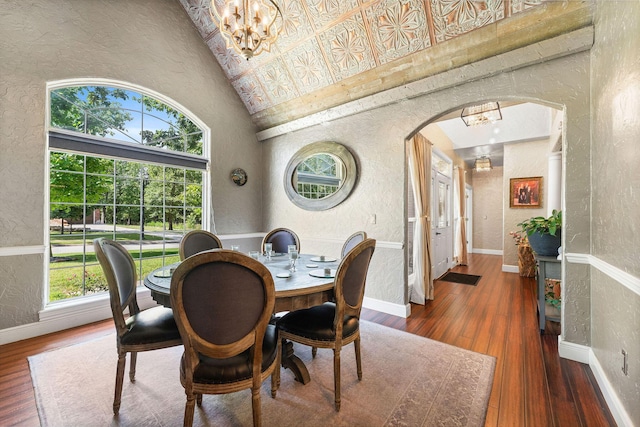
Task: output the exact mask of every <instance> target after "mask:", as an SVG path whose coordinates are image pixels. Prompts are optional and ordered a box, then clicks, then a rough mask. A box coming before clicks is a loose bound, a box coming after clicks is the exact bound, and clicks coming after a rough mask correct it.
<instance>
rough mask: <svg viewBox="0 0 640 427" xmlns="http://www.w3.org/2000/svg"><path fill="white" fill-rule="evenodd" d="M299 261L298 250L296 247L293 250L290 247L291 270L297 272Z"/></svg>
mask: <svg viewBox="0 0 640 427" xmlns="http://www.w3.org/2000/svg"><path fill="white" fill-rule="evenodd" d="M297 259H298V249H296V247H295V246H294V247H293V249H291V247H289V270H290V271H292V272H294V271H296V260H297Z"/></svg>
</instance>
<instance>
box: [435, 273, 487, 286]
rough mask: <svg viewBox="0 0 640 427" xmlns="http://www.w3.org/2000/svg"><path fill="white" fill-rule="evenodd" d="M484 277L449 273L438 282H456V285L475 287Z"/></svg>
mask: <svg viewBox="0 0 640 427" xmlns="http://www.w3.org/2000/svg"><path fill="white" fill-rule="evenodd" d="M481 277H482V276H476V275H474V274H464V273H452V272H449V273H447V274H445V275H444V276H442V277H441V278H439V279H438V280H442V281H444V282H454V283H462V284H463V285H471V286H475V285H477V284H478V281H479V280H480V278H481Z"/></svg>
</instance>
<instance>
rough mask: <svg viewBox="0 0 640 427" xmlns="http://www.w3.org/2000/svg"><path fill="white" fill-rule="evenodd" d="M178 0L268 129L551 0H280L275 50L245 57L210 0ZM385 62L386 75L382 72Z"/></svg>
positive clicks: (346, 98)
mask: <svg viewBox="0 0 640 427" xmlns="http://www.w3.org/2000/svg"><path fill="white" fill-rule="evenodd" d="M179 1H180V3H181V4H182V6H183V7H184V9H185V10H186V11H187V13H188V15H189V16H190V17H191V19H192V20H193V22H194V24H195V26H196V27H197V29H198V31H199V32H200V34H201V35H202V37H203V39H204V41H205V42H206V43H207V45H208V46H209V48H210V49H211V51H212V52H213V54H214V56H215V57H216V59H217V60H218V62H219V63H220V66H221V68H222V69H223V70H224V72H225V73H226V75H227V76H228V77H229V80H230V81H231V83H232V85H233V86H234V87H235V89H236V90H237V92H238V94H239V95H240V98H241V99H242V101H243V102H244V103H245V105H246V107H247V109H248V110H249V112H250V113H251V114H252V115H253V116H254V120H258V121H259V122H260V124H259V127H262V128H264V127H265V123H266V125H269V124H273V123H277V122H278V120H280V121H282V120H286V119H284V115H283V114H280V113H281V112H282V111H285V110H291V108H290V106H291V105H296V108H300V109H301V110H303V109H304V106H305V105H309V104H310V103H309V102H308V100H309V99H310V98H309V97H312V99H314V100H316V101H317V100H321V99H323V98H331V99H337V98H340V96H342V98H341V99H342V101H339V102H348V101H350V100H352V99H357V98H358V96H359V94H358V93H355V92H354V91H350V90H347V89H346V88H347V87H348V86H345V85H344V83H343V82H346V81H347V80H348V81H349V83H347V85H352V84H353V83H352V82H353V78H358V79H359V80H358V81H359V83H358V85H362V86H366V85H364V84H362V83H363V82H367V81H372V82H376V81H380V80H381V79H382V78H383V77H381V76H382V75H384V73H388V72H389V66H392V67H394V68H395V69H402V68H403V67H404V68H407V67H411V66H413V65H412V64H413V63H416V61H415V59H413V60H412V59H411V58H414V57H415V55H416V54H418V53H420V52H425V53H424V55H427V57H429V52H430V51H429V49H430V48H433V47H435V46H436V45H439V44H442V43H446V42H447V41H449V40H452V39H455V38H457V37H460V36H462V35H465V34H468V33H469V32H472V31H474V30H476V29H479V28H482V27H486V26H489V25H494V24H496V23H497V22H499V21H501V20H504V19H505V18H508V17H511V16H514V14H517V13H520V12H524V11H527V10H528V9H530V8H533V7H537V6H541V5H544V2H543V0H275V1H276V2H277V3H278V5H279V6H280V8H281V10H282V12H283V15H284V20H285V22H284V25H283V31H282V33H281V34H280V37H279V38H278V40H277V42H276V43H275V45H274V46H272V48H271V51H270V52H265V53H263V54H261V55H258V56H256V57H254V58H252V59H251V60H250V61H246V60H244V59H243V58H242V57H240V56H239V55H238V54H236V53H235V51H233V50H230V49H227V46H226V43H225V42H224V40H223V39H222V37H221V35H220V32H219V31H218V29H217V28H216V26H215V25H214V24H213V21H212V19H211V16H210V14H209V7H210V4H211V3H210V0H179ZM214 1H216V2H217V3H222V2H223V0H214ZM546 6H548V5H546ZM440 51H442V49H440ZM420 61H424V59H420V60H419V61H417V63H420ZM396 63H397V66H396ZM383 67H384V70H385V71H383V72H381V73H382V74H380V75H378V74H377V73H375V70H376V69H380V70H382V69H383ZM360 77H362V78H360ZM340 91H343V92H344V94H343V95H340ZM364 95H366V94H364ZM364 95H362V96H364ZM298 98H299V99H300V100H301V102H300V103H299V105H298V104H295V101H296V100H297V99H298ZM292 103H294V104H292ZM315 104H316V108H319V107H318V105H319V103H317V102H316V103H315ZM279 112H280V113H279ZM312 112H314V111H307V112H305V111H300V112H299V113H297V114H294V115H295V116H297V117H301V116H304V114H310V113H312ZM278 114H280V115H281V116H282V117H279V118H278V119H276V118H274V119H273V120H272V123H268V122H269V120H265V116H267V115H273V116H277V115H278ZM291 116H292V114H291V113H290V111H289V113H288V115H287V117H289V118H290V117H291Z"/></svg>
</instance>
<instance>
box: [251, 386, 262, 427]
mask: <svg viewBox="0 0 640 427" xmlns="http://www.w3.org/2000/svg"><path fill="white" fill-rule="evenodd" d="M251 408H252V409H253V427H260V425H262V416H261V414H260V387H259V386H258V387H257V388H256V387H252V388H251Z"/></svg>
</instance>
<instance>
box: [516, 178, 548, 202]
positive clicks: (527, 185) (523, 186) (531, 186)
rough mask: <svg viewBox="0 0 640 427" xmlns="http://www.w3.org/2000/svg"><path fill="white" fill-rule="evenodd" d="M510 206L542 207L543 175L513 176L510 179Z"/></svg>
mask: <svg viewBox="0 0 640 427" xmlns="http://www.w3.org/2000/svg"><path fill="white" fill-rule="evenodd" d="M509 207H512V208H541V207H542V177H541V176H534V177H531V178H511V179H510V180H509Z"/></svg>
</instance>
